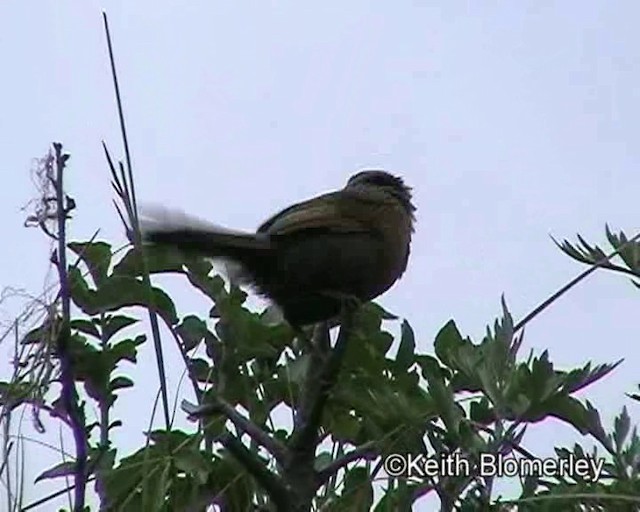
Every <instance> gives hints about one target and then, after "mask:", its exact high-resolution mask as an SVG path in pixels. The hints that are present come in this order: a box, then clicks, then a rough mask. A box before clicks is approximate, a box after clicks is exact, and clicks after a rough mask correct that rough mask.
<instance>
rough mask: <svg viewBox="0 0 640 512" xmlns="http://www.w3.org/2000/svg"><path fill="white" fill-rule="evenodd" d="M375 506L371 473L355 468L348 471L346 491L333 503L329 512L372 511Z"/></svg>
mask: <svg viewBox="0 0 640 512" xmlns="http://www.w3.org/2000/svg"><path fill="white" fill-rule="evenodd" d="M371 505H373V486H372V483H371V480H370V478H369V471H368V470H367V469H366V468H363V467H354V468H352V469H350V470H348V471H347V473H346V475H345V481H344V489H343V491H342V494H341V495H340V497H339V498H338V499H337V500H335V501H334V502H333V503H331V506H329V507H328V510H332V511H336V512H338V511H346V510H371Z"/></svg>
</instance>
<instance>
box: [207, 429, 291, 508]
mask: <svg viewBox="0 0 640 512" xmlns="http://www.w3.org/2000/svg"><path fill="white" fill-rule="evenodd" d="M219 441H220V443H221V444H222V446H224V447H225V448H226V449H227V450H228V451H229V453H231V455H233V456H234V457H235V458H236V459H237V460H238V462H239V463H240V464H242V466H243V467H244V468H245V469H246V470H247V471H248V472H249V474H250V475H251V476H252V477H253V478H255V480H256V481H257V482H258V483H259V484H260V485H261V486H262V487H263V488H264V490H265V491H267V494H268V495H269V497H270V498H271V499H272V500H273V503H274V504H275V505H276V507H277V510H288V508H287V507H288V504H289V497H288V493H287V490H286V488H285V486H284V485H283V483H282V481H281V479H280V478H279V477H278V476H276V475H275V474H273V473H272V472H271V471H270V470H269V468H267V466H266V465H265V464H264V463H263V462H262V461H261V460H260V459H259V458H258V456H257V455H256V454H254V453H252V452H251V451H249V449H248V448H247V447H246V446H245V445H244V444H242V442H240V440H238V438H237V437H235V436H234V435H232V434H231V433H229V432H227V433H226V434H225V435H222V436H221V437H220V439H219Z"/></svg>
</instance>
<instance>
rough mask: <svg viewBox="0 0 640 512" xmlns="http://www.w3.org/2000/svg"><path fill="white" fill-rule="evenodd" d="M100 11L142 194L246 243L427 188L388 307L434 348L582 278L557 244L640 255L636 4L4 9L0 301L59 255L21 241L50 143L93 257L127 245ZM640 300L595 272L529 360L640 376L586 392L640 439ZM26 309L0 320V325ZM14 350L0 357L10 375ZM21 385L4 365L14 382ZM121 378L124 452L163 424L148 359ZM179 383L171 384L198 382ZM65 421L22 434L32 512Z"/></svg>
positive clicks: (191, 296)
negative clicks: (320, 211)
mask: <svg viewBox="0 0 640 512" xmlns="http://www.w3.org/2000/svg"><path fill="white" fill-rule="evenodd" d="M103 7H106V9H107V13H108V15H109V19H110V24H111V31H112V37H113V39H114V45H115V52H116V56H117V63H118V67H119V73H120V79H121V87H122V94H123V100H124V107H125V112H126V116H127V122H128V128H129V136H130V137H129V140H130V144H131V148H132V156H133V164H134V171H135V175H136V180H137V187H138V194H139V197H141V198H142V199H144V200H147V201H155V202H160V203H163V204H165V205H167V206H174V207H177V208H182V209H185V210H187V211H190V212H192V213H194V214H196V215H199V216H202V217H204V218H208V219H211V220H212V221H214V222H216V223H220V224H225V225H227V226H229V227H234V228H243V229H252V228H255V227H256V226H257V225H258V224H260V222H261V221H262V220H264V219H265V218H266V217H268V216H269V215H270V214H272V213H274V212H275V211H277V210H278V209H280V208H282V207H284V206H287V205H288V204H290V203H291V202H294V201H297V200H300V199H304V198H307V197H310V196H313V195H315V194H317V193H319V192H323V191H327V190H331V189H334V188H338V187H342V186H343V185H344V183H345V181H346V179H347V178H348V177H349V175H350V174H352V173H353V172H355V171H356V170H358V169H361V168H363V167H376V168H384V169H386V170H388V171H390V172H393V173H397V174H401V175H402V176H403V177H404V178H405V180H406V182H407V183H408V184H410V185H411V186H413V187H414V192H415V203H416V205H417V208H418V211H417V226H416V234H415V239H414V243H413V247H412V256H411V261H410V264H409V269H408V271H407V273H406V274H405V277H404V278H403V280H402V281H400V282H399V283H398V284H397V285H396V286H395V287H394V288H393V289H392V290H390V291H389V292H388V293H387V294H386V295H384V296H383V297H382V298H381V299H380V302H381V303H382V304H383V305H384V306H385V307H387V308H388V309H390V310H391V311H393V312H395V313H397V314H400V315H401V316H403V317H406V318H407V319H408V320H409V322H410V323H411V324H412V326H413V328H414V329H415V331H416V336H417V339H418V343H419V348H420V350H422V351H425V352H430V351H431V350H432V341H433V338H434V336H435V334H436V333H437V331H438V329H439V328H440V327H441V326H442V325H443V324H444V323H445V322H446V321H447V320H449V319H450V318H453V319H455V320H456V322H457V324H458V326H459V328H460V330H461V332H462V333H463V334H465V335H470V336H471V337H472V338H473V339H476V340H479V339H481V337H482V335H483V333H484V331H485V326H486V325H487V324H490V323H491V324H492V323H493V321H494V318H495V317H496V316H497V315H499V314H500V296H501V294H503V293H504V294H505V296H506V299H507V302H508V304H509V306H510V308H511V309H512V312H513V314H514V316H515V318H516V319H518V318H521V317H522V316H524V315H525V314H526V313H527V312H528V311H529V310H530V309H532V308H533V307H535V305H536V304H537V303H539V302H540V301H541V300H543V299H544V298H546V297H547V296H548V295H549V294H551V293H552V292H553V291H555V290H556V289H557V288H558V287H559V286H561V285H562V284H564V283H565V282H566V281H568V280H569V279H571V278H572V277H574V276H575V275H576V274H577V273H579V272H580V271H581V270H583V268H582V267H580V266H579V265H578V264H577V263H576V262H574V261H573V260H571V259H570V258H568V257H567V256H565V255H563V254H562V253H561V252H560V251H559V250H558V249H557V248H556V247H555V246H554V244H553V242H552V241H551V239H550V238H549V235H550V234H551V235H553V236H554V237H556V238H560V239H562V238H564V237H574V235H575V233H576V232H579V233H581V234H582V235H583V236H585V237H586V238H587V239H588V240H590V241H593V242H598V243H603V241H604V226H605V223H607V222H608V223H609V224H610V226H611V227H612V228H613V229H614V230H619V229H623V230H625V231H626V232H627V234H628V235H629V236H631V235H633V234H635V232H636V231H637V230H638V229H640V220H639V217H640V211H639V206H638V191H639V187H640V172H639V171H640V149H639V147H640V146H639V144H638V141H637V138H638V133H640V89H638V83H639V82H640V59H639V58H640V45H639V44H638V26H637V20H638V19H639V17H640V4H639V3H637V2H632V1H626V2H625V1H619V2H615V3H614V2H595V1H590V2H582V1H581V2H578V1H566V2H538V1H529V2H525V1H520V2H459V1H458V2H456V1H454V2H452V1H448V0H447V1H440V2H411V1H397V2H384V3H383V2H372V1H368V2H365V1H355V0H352V1H351V2H338V1H330V2H323V3H322V4H320V3H316V4H315V5H314V6H312V4H311V3H308V2H305V3H301V2H284V1H283V2H277V3H276V2H196V1H193V2H168V1H160V2H158V1H153V2H151V1H146V0H138V1H136V2H122V1H112V2H107V3H106V5H102V4H101V3H99V2H96V1H84V2H71V1H56V2H54V1H41V2H37V3H36V2H25V1H17V0H13V1H12V0H5V1H4V2H2V4H0V63H1V64H2V86H1V91H2V95H1V96H0V98H1V99H0V102H1V112H0V152H1V154H2V161H1V163H0V168H1V169H2V176H4V178H3V186H2V187H0V208H1V209H2V210H1V215H2V218H3V219H4V220H3V223H2V230H3V239H4V241H5V243H4V245H3V250H2V252H1V253H0V254H1V256H0V258H2V264H1V265H0V284H1V285H3V286H12V287H16V288H21V289H24V290H25V291H27V292H29V293H31V294H35V295H37V294H39V293H40V292H41V290H42V288H43V282H44V278H45V275H46V272H47V268H48V266H47V265H48V257H49V254H48V252H47V248H48V241H47V240H45V238H44V236H43V235H42V234H41V233H40V232H38V231H37V230H35V229H30V230H29V229H25V228H24V227H23V221H24V218H25V212H24V211H22V210H21V207H22V206H23V205H24V204H25V203H27V202H28V201H29V199H31V198H32V197H34V196H36V192H35V189H34V187H33V184H32V182H31V179H30V174H29V170H30V168H31V167H32V159H33V158H34V157H39V156H42V155H43V154H44V153H45V152H46V151H47V149H48V145H49V143H50V142H51V141H54V140H57V141H61V142H63V143H64V145H65V148H66V150H67V151H69V152H70V153H71V155H72V158H71V160H70V162H69V163H70V167H69V170H68V173H67V177H68V179H67V191H68V193H69V194H70V195H71V196H73V197H74V198H75V200H76V202H77V205H78V209H77V211H76V213H75V216H74V220H73V222H72V224H71V227H70V236H71V237H72V238H73V239H75V240H88V239H89V238H90V237H91V235H92V234H93V232H94V231H95V230H96V229H100V230H101V231H100V235H99V238H100V239H104V240H107V241H109V242H111V243H113V244H114V246H121V245H122V244H124V242H125V238H124V234H123V231H122V228H121V226H120V223H119V220H118V217H117V215H116V213H115V211H114V209H113V207H112V204H111V200H112V192H111V189H110V186H109V175H108V171H107V166H106V163H105V160H104V156H103V153H102V148H101V145H100V144H101V141H102V140H105V141H106V142H107V144H108V145H109V147H110V148H111V149H112V150H113V151H114V153H115V154H116V156H119V155H121V149H120V138H119V132H118V124H117V117H116V109H115V106H114V102H113V92H112V86H111V81H110V74H109V68H108V61H107V53H106V46H105V38H104V34H103V29H102V19H101V9H102V8H103ZM170 284H171V283H170ZM178 288H179V293H177V294H176V295H175V296H174V298H175V300H176V302H177V305H178V308H179V311H180V312H181V313H182V314H187V313H190V312H193V311H196V312H199V313H203V314H204V313H205V312H206V311H207V308H208V306H209V304H207V303H206V302H204V301H202V299H201V298H200V297H199V295H198V294H197V293H196V292H191V291H189V290H188V289H187V288H186V287H178ZM174 289H176V288H174ZM639 300H640V295H639V294H638V290H637V289H635V288H634V287H633V286H632V285H631V284H629V282H628V280H626V279H625V278H624V277H621V276H617V275H613V274H607V273H597V274H596V275H594V276H593V277H591V278H590V279H589V280H588V281H587V282H585V283H583V284H581V285H580V286H579V287H578V288H577V289H575V290H574V291H572V292H571V293H570V294H569V295H568V296H565V297H564V298H563V299H561V300H560V301H559V302H558V303H556V304H555V305H554V306H553V307H552V308H551V310H549V311H547V312H545V313H544V314H543V315H541V316H540V317H538V318H537V319H536V320H535V321H534V322H533V323H532V324H531V325H530V326H529V327H528V329H527V333H526V339H525V342H524V346H523V351H522V356H523V357H526V354H527V353H528V351H529V350H531V349H532V350H534V352H535V353H540V352H541V351H542V350H545V349H548V350H549V352H550V357H551V359H552V361H553V362H554V363H556V365H557V366H558V367H560V368H566V369H571V368H575V367H577V366H580V365H584V364H585V363H587V362H588V361H592V362H594V363H605V362H614V361H616V360H618V359H620V358H625V363H624V364H623V365H622V366H621V367H620V368H619V369H618V370H617V371H616V372H615V373H614V374H613V375H611V376H609V377H608V378H607V379H606V380H604V381H601V382H599V383H597V384H595V385H594V386H592V387H591V388H588V389H587V390H586V391H585V392H583V393H582V394H581V396H583V397H586V398H589V399H590V400H592V401H593V403H594V404H595V405H596V407H597V408H598V409H600V410H601V411H602V412H603V413H604V419H605V422H606V423H605V424H606V426H607V428H608V427H609V425H610V422H611V420H612V418H613V416H614V415H615V414H617V413H618V412H619V410H620V409H621V408H622V406H623V405H624V404H626V405H627V406H628V407H629V409H630V413H631V415H632V418H633V419H634V421H637V420H638V412H639V408H638V406H637V405H635V404H634V403H632V402H631V401H630V400H628V399H626V398H625V397H624V395H623V393H624V392H631V391H633V390H634V389H635V388H636V385H637V383H638V382H640V374H639V373H638V371H637V368H638V367H639V366H640V351H639V349H638V346H639V344H638V338H637V335H638V334H637V333H638V329H637V318H638V313H637V312H638V307H639V304H640V303H639ZM21 305H22V304H21V302H20V300H15V299H14V300H11V301H8V302H5V303H3V304H1V305H0V307H1V308H2V309H1V311H0V313H1V315H2V320H3V321H4V322H5V324H7V323H9V322H10V321H11V319H12V318H13V317H14V316H15V315H16V314H17V313H18V312H19V310H20V307H21ZM165 345H166V347H167V348H166V350H167V352H168V357H169V358H170V359H171V358H175V356H176V354H175V350H173V347H172V342H171V343H170V342H167V343H166V344H165ZM10 349H11V347H10V346H9V344H7V342H5V344H4V345H3V346H2V347H0V351H1V353H2V354H3V356H2V358H3V360H7V359H8V357H9V354H10V352H11V350H10ZM170 367H171V366H170ZM173 367H174V368H178V367H179V366H178V363H175V364H174V366H173ZM8 371H9V370H8V367H6V366H0V377H2V378H7V375H8ZM126 371H127V372H128V373H129V374H132V375H133V378H134V380H135V381H136V382H137V383H140V382H147V383H148V384H147V386H146V387H147V389H146V390H144V389H140V390H135V391H128V392H127V393H125V394H124V396H123V398H122V399H121V400H120V405H121V407H120V408H119V409H118V414H119V415H120V417H123V418H124V419H125V423H126V424H127V425H129V426H128V427H125V428H123V429H120V432H121V434H120V436H121V437H119V438H117V441H118V442H120V443H121V444H120V445H121V446H122V447H123V449H124V450H127V449H133V448H134V447H136V446H139V445H140V444H141V443H142V439H143V438H142V435H141V434H139V433H140V432H141V431H142V430H145V429H146V428H147V425H146V420H147V418H148V417H149V414H150V410H151V405H152V399H153V396H154V393H155V388H154V389H151V388H152V387H153V386H155V385H156V384H155V382H157V381H156V376H155V361H154V358H153V353H152V350H151V348H150V347H147V348H146V349H145V350H144V352H143V354H142V357H141V362H140V364H139V365H138V366H137V367H136V368H135V369H132V368H131V367H129V368H127V369H126ZM170 378H171V383H170V385H169V388H170V389H175V387H176V386H177V382H178V379H179V378H180V374H179V373H178V372H176V374H175V375H174V374H172V375H171V376H170ZM140 387H141V388H142V387H143V386H140ZM140 404H145V405H148V410H144V413H143V410H142V409H141V408H140ZM178 415H180V413H178ZM179 424H180V425H184V423H179ZM56 425H57V423H56V422H54V421H49V420H47V421H46V426H47V428H48V433H47V434H46V435H45V436H38V435H36V434H33V433H32V432H31V431H30V430H29V421H28V417H27V418H26V420H25V425H24V426H23V432H24V433H25V435H29V436H30V437H31V438H32V439H34V440H35V441H27V449H28V450H32V451H30V452H29V453H33V454H38V459H37V460H35V461H34V459H33V458H31V459H28V460H27V473H26V475H27V476H26V481H27V484H28V485H27V487H28V490H27V496H28V497H30V498H35V497H37V496H41V495H43V494H45V493H46V491H47V490H50V489H51V487H50V486H47V485H45V484H38V485H37V486H36V488H35V489H34V488H30V487H32V486H31V485H29V482H30V481H32V480H33V476H34V475H36V474H38V473H39V472H40V471H42V469H44V468H45V467H47V464H48V465H52V464H54V463H55V462H56V460H58V459H56V455H55V453H54V452H51V451H50V450H49V449H48V448H45V447H43V446H41V445H39V444H37V443H36V441H37V442H41V441H45V442H49V443H52V444H53V445H57V444H58V441H57V436H58V432H57V426H56ZM125 432H126V433H129V439H126V436H125V437H122V436H123V433H125ZM132 432H133V433H135V436H131V433H132ZM552 440H553V441H556V440H557V442H562V443H572V442H573V441H575V440H579V438H578V437H576V434H574V432H573V431H572V430H571V429H569V428H567V427H564V426H562V425H560V424H559V423H552V422H548V423H547V424H545V425H536V426H534V427H533V428H531V430H530V434H529V436H528V437H527V438H526V444H527V447H528V448H529V449H531V450H532V451H534V452H535V453H538V454H540V455H542V456H544V455H547V456H548V455H551V454H552V443H553V441H552ZM59 484H60V485H62V482H59ZM0 492H3V491H0Z"/></svg>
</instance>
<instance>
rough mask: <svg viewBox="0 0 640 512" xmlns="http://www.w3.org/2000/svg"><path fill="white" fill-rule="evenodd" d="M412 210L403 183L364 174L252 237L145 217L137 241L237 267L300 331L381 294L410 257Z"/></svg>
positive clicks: (170, 216) (169, 216) (171, 215)
mask: <svg viewBox="0 0 640 512" xmlns="http://www.w3.org/2000/svg"><path fill="white" fill-rule="evenodd" d="M414 212H415V206H414V205H413V204H412V202H411V189H410V188H409V187H408V186H406V185H405V184H404V182H403V180H402V178H399V177H396V176H392V175H391V174H388V173H386V172H384V171H379V170H365V171H361V172H358V173H357V174H355V175H353V176H351V178H349V181H348V182H347V184H346V186H345V187H344V188H343V189H341V190H337V191H335V192H329V193H326V194H322V195H319V196H317V197H314V198H312V199H309V200H306V201H303V202H301V203H297V204H294V205H292V206H289V207H288V208H286V209H284V210H282V211H281V212H280V213H277V214H276V215H274V216H273V217H271V218H270V219H268V220H267V221H266V222H264V223H263V224H262V225H261V226H260V227H259V228H258V230H257V232H256V233H244V232H237V231H231V230H228V229H225V228H222V227H220V226H216V225H214V224H209V223H206V222H203V221H201V220H199V219H195V218H193V217H190V216H187V215H185V214H181V213H176V212H171V211H168V210H157V211H155V212H152V211H149V210H147V212H145V211H144V210H143V211H142V213H141V216H140V224H141V231H142V236H143V240H145V241H146V242H148V243H153V244H162V245H169V246H175V247H178V248H179V249H181V250H182V251H185V252H190V253H196V254H200V255H202V256H206V257H209V258H212V259H216V258H219V259H224V260H227V261H231V262H233V263H236V264H237V265H238V266H239V268H240V275H241V277H242V279H243V281H244V282H247V283H250V284H252V285H253V286H254V287H255V288H256V289H257V291H258V292H259V293H260V294H262V295H264V296H266V297H268V298H269V299H271V300H272V301H274V302H275V303H276V304H277V305H278V306H279V307H280V309H281V310H282V312H283V316H284V318H285V319H286V320H287V321H288V322H289V323H290V324H291V325H292V326H294V327H301V326H303V325H308V324H312V323H316V322H320V321H323V320H328V319H330V318H333V317H335V316H336V315H338V314H339V313H340V311H341V309H342V306H343V304H344V300H345V299H346V300H348V299H354V298H355V299H358V300H359V301H362V302H364V301H368V300H371V299H374V298H376V297H377V296H379V295H380V294H382V293H384V292H385V291H386V290H388V289H389V288H390V287H391V285H393V283H395V282H396V281H397V280H398V278H399V277H400V276H401V275H402V274H403V273H404V271H405V269H406V268H407V261H408V258H409V248H410V243H411V234H412V233H413V223H414V220H415V218H414Z"/></svg>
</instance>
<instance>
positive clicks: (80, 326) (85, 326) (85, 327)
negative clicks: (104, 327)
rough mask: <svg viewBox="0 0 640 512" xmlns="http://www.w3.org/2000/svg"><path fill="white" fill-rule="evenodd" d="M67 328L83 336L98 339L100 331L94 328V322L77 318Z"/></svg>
mask: <svg viewBox="0 0 640 512" xmlns="http://www.w3.org/2000/svg"><path fill="white" fill-rule="evenodd" d="M69 327H70V328H71V329H72V330H73V329H75V330H77V331H80V332H82V333H84V334H87V335H89V336H92V337H94V338H97V339H100V331H99V330H98V328H97V327H96V324H95V322H93V321H91V320H85V319H83V318H78V319H75V320H71V321H70V322H69Z"/></svg>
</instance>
